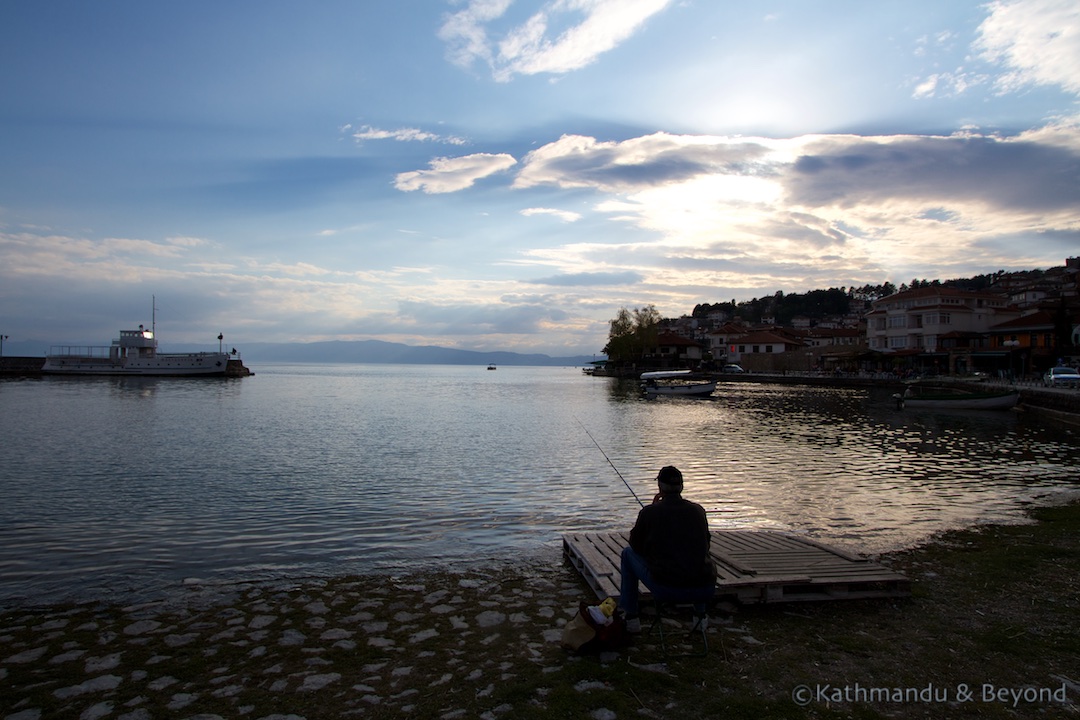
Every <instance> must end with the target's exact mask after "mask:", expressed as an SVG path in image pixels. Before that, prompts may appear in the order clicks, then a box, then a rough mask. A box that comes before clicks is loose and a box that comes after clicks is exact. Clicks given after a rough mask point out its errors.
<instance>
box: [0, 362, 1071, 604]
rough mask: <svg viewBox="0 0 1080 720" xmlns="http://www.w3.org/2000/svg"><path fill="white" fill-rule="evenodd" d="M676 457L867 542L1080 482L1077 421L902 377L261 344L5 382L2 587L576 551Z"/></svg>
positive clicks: (774, 517)
mask: <svg viewBox="0 0 1080 720" xmlns="http://www.w3.org/2000/svg"><path fill="white" fill-rule="evenodd" d="M583 428H587V429H588V431H589V433H590V434H592V435H593V436H594V438H595V439H596V441H597V442H598V443H599V444H600V445H601V446H602V448H603V452H604V453H606V454H607V456H608V457H609V458H610V460H611V462H612V463H613V464H614V465H615V466H616V467H617V468H618V469H619V471H620V472H621V473H622V475H623V476H624V477H625V478H626V480H627V481H628V482H629V483H630V484H631V486H632V487H633V488H634V490H635V491H636V492H637V494H638V495H639V496H640V497H641V498H642V499H645V500H648V498H650V497H651V496H652V494H653V491H654V487H653V483H652V478H654V477H655V474H656V471H657V469H658V468H659V467H661V466H662V465H667V464H675V465H678V466H679V467H680V468H682V470H683V472H684V474H685V475H686V478H687V493H688V494H689V495H692V496H693V497H694V499H695V500H698V501H699V502H701V503H702V504H703V505H705V507H706V508H707V510H708V511H709V518H710V523H711V524H712V526H713V527H715V528H720V527H772V528H782V529H786V530H791V531H795V532H804V533H808V534H811V535H813V536H814V537H817V538H820V539H822V540H826V541H834V542H836V541H839V542H843V543H846V544H848V545H850V546H852V547H854V548H855V549H858V550H862V551H870V552H873V551H881V550H888V549H893V548H898V547H903V546H906V545H910V544H912V543H915V542H918V541H919V540H921V539H923V538H925V537H926V536H927V535H929V534H930V533H933V532H935V531H937V530H940V529H944V528H948V527H956V526H961V525H965V524H969V523H972V522H977V521H1003V520H1004V521H1015V520H1017V519H1019V518H1020V517H1021V513H1020V509H1021V508H1022V507H1023V506H1024V505H1025V504H1029V503H1031V502H1037V501H1042V500H1044V499H1045V498H1046V497H1047V496H1050V495H1054V494H1058V493H1062V492H1065V491H1067V490H1069V489H1074V488H1076V483H1077V475H1078V467H1080V454H1078V453H1077V452H1076V450H1077V446H1078V444H1080V443H1078V441H1077V438H1076V435H1075V434H1073V433H1070V432H1068V431H1064V430H1059V429H1054V428H1048V427H1045V426H1040V425H1038V424H1037V423H1035V422H1033V421H1032V419H1031V418H1029V417H1026V416H1024V415H1022V414H1016V413H966V414H964V413H960V414H950V415H936V414H930V413H913V412H911V411H909V410H905V411H897V410H896V409H895V405H894V404H893V403H892V401H891V398H890V397H889V393H888V391H880V392H878V391H876V390H867V389H844V388H818V387H790V386H768V385H753V384H744V383H727V384H722V385H721V386H720V388H719V389H718V390H717V393H716V396H715V397H714V398H712V399H708V400H692V399H681V398H656V399H653V400H645V399H643V398H642V397H641V396H640V394H639V393H638V388H637V385H636V383H618V382H615V381H611V380H609V379H604V378H590V377H585V376H583V375H582V374H581V373H580V371H578V370H577V369H572V368H571V369H564V368H512V367H500V369H499V371H498V372H497V373H494V372H487V371H486V370H485V369H484V368H455V367H426V366H406V367H401V366H305V365H281V366H269V367H263V368H260V372H259V374H258V375H257V376H255V377H251V378H245V379H243V380H228V381H217V382H208V381H206V380H205V379H190V380H165V379H135V378H123V379H119V380H117V379H96V380H90V381H73V380H72V379H63V380H62V381H59V382H51V381H47V382H39V383H18V384H5V385H4V386H3V387H2V388H0V433H2V434H3V437H5V439H6V440H7V442H6V445H5V459H4V463H3V464H2V465H0V492H3V497H4V498H5V502H4V504H3V506H2V507H0V603H2V602H4V601H6V600H9V599H11V598H16V597H25V598H28V599H30V600H35V599H37V600H43V599H52V598H56V597H57V596H66V595H70V594H72V593H75V594H84V595H86V594H88V595H101V594H107V593H109V592H124V593H134V592H148V591H150V590H152V589H154V588H160V587H162V586H167V585H169V584H170V583H177V582H181V581H183V580H184V579H185V578H191V577H197V578H203V579H215V578H226V579H228V578H232V579H235V578H256V577H258V578H264V577H289V576H295V575H312V574H333V573H343V572H365V571H370V570H375V569H380V568H383V569H385V568H399V567H409V566H417V565H423V564H427V563H432V562H436V561H449V562H466V561H481V560H483V559H484V558H490V557H500V558H507V557H516V556H520V555H522V554H541V553H556V552H558V546H559V538H560V536H561V534H562V533H563V532H566V531H569V530H578V529H580V530H600V529H603V530H609V529H612V528H622V527H627V526H629V524H630V523H632V521H633V518H634V515H635V514H636V511H637V508H638V506H637V502H636V501H635V500H634V498H633V497H632V496H631V494H630V492H629V491H627V489H626V487H625V486H624V485H623V483H622V481H620V479H619V478H618V476H617V475H616V474H615V472H614V471H613V470H612V468H611V467H610V466H609V465H608V461H607V460H606V459H605V457H604V455H603V454H602V453H601V452H599V451H598V450H597V448H596V446H595V445H594V444H593V442H592V441H591V440H590V438H589V437H588V435H587V434H586V433H585V430H584V429H583Z"/></svg>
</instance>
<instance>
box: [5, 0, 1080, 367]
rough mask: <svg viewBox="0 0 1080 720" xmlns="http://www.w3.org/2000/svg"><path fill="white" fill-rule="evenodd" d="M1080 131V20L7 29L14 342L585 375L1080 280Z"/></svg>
mask: <svg viewBox="0 0 1080 720" xmlns="http://www.w3.org/2000/svg"><path fill="white" fill-rule="evenodd" d="M1078 100H1080V4H1078V3H1076V2H1075V0H999V1H997V2H989V3H985V2H967V1H965V0H950V2H941V0H898V1H889V0H883V1H880V2H862V1H859V0H845V1H839V2H838V1H835V0H819V1H817V2H805V0H781V1H778V2H769V1H768V0H766V2H762V3H735V2H716V1H715V0H402V2H371V1H357V0H321V1H320V2H315V3H301V2H295V1H293V2H282V1H279V0H257V1H256V0H233V1H231V2H228V3H220V2H216V1H215V2H210V1H208V0H190V1H188V2H183V3H147V2H138V1H136V0H96V1H95V2H92V3H89V2H85V0H51V1H50V2H21V1H19V0H0V334H3V335H6V336H7V337H8V342H10V343H16V342H23V341H36V342H43V343H46V344H70V343H91V344H108V342H109V341H110V340H111V339H112V338H114V337H116V336H117V332H118V330H120V329H128V328H133V327H137V326H138V325H139V324H140V323H142V324H146V325H147V326H149V325H150V323H151V320H152V316H154V317H153V319H156V327H157V334H158V337H159V340H160V342H161V344H162V346H163V347H165V348H166V349H167V348H168V345H169V344H170V343H205V344H207V345H211V346H216V338H217V335H218V333H219V332H220V333H223V334H224V335H225V337H226V342H227V343H229V344H230V345H233V346H236V347H238V348H239V349H241V351H242V350H243V343H244V342H252V343H254V342H314V341H323V340H368V339H378V340H386V341H392V342H404V343H408V344H410V345H439V346H444V347H455V348H462V349H469V350H481V351H485V350H511V351H518V352H528V353H532V352H539V353H547V354H550V355H556V356H562V355H573V354H593V353H599V352H600V351H601V349H602V348H603V346H604V344H605V342H606V340H607V332H608V322H609V321H610V320H611V319H612V318H613V317H615V314H616V313H617V312H618V310H619V308H620V307H627V308H636V307H643V306H645V305H647V304H653V305H655V306H656V308H657V310H659V311H660V313H661V314H662V315H664V316H666V317H678V316H680V315H685V314H689V313H690V312H691V311H692V310H693V307H694V305H696V304H698V303H703V302H708V303H714V302H727V301H730V300H736V301H741V300H749V299H751V298H755V297H763V296H766V295H772V294H774V293H775V292H777V291H782V292H784V293H799V292H808V291H810V290H814V289H825V288H830V287H851V286H856V287H858V286H862V285H865V284H868V283H869V284H879V283H883V282H885V281H890V282H893V283H895V284H897V285H899V284H901V283H903V282H909V281H910V280H912V279H915V278H920V279H921V278H926V279H935V278H936V279H949V278H956V277H969V276H972V275H977V274H981V273H986V272H994V271H996V270H1027V269H1033V268H1049V267H1055V266H1060V265H1063V264H1064V261H1065V258H1067V257H1070V256H1075V255H1077V254H1080V104H1078ZM155 307H156V313H155V310H154V308H155Z"/></svg>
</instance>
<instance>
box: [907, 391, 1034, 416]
mask: <svg viewBox="0 0 1080 720" xmlns="http://www.w3.org/2000/svg"><path fill="white" fill-rule="evenodd" d="M893 397H894V398H895V399H896V407H897V408H898V409H899V408H905V407H908V408H912V409H913V410H914V409H918V410H1009V409H1010V408H1012V407H1014V406H1015V405H1016V403H1017V401H1018V400H1019V399H1020V393H1019V392H1018V391H1016V390H994V391H989V392H970V391H969V392H958V391H956V390H954V389H949V388H919V389H915V388H914V387H908V389H907V390H906V391H904V394H903V395H900V394H899V393H897V394H896V395H894V396H893Z"/></svg>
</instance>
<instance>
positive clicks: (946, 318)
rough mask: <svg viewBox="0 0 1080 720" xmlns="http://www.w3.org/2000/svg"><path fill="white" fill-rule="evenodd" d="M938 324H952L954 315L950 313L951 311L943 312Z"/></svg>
mask: <svg viewBox="0 0 1080 720" xmlns="http://www.w3.org/2000/svg"><path fill="white" fill-rule="evenodd" d="M938 324H939V325H951V324H952V315H950V314H949V313H941V315H940V316H939V317H938Z"/></svg>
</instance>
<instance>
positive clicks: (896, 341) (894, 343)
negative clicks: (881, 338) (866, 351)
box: [889, 337, 907, 350]
mask: <svg viewBox="0 0 1080 720" xmlns="http://www.w3.org/2000/svg"><path fill="white" fill-rule="evenodd" d="M889 347H891V348H892V349H893V350H897V349H900V348H906V347H907V337H891V338H889Z"/></svg>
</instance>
